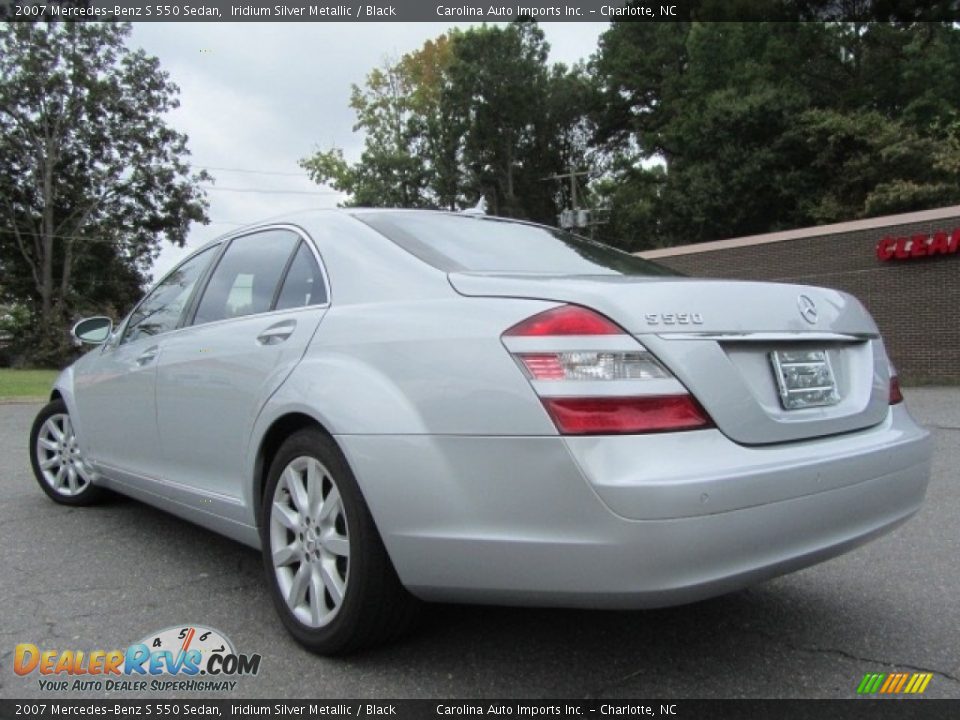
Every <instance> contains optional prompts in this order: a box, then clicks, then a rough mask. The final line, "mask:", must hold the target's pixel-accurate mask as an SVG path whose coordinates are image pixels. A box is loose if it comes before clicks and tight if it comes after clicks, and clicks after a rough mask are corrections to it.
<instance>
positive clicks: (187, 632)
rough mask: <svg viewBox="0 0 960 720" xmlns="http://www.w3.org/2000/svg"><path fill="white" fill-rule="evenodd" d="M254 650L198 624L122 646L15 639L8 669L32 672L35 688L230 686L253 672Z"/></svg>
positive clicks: (257, 668)
mask: <svg viewBox="0 0 960 720" xmlns="http://www.w3.org/2000/svg"><path fill="white" fill-rule="evenodd" d="M260 660H261V657H260V655H259V654H256V653H255V654H252V655H247V654H243V653H238V652H237V651H236V650H235V649H234V646H233V643H232V642H230V640H229V638H227V636H226V635H224V634H223V633H221V632H220V631H218V630H214V629H213V628H208V627H204V626H202V625H177V626H174V627H169V628H166V629H164V630H161V631H160V632H156V633H151V634H150V635H147V636H146V637H145V638H143V639H142V640H140V641H139V642H137V643H134V644H132V645H130V646H128V647H127V649H126V650H89V651H84V650H60V649H41V648H39V647H38V646H37V645H34V644H33V643H20V644H19V645H17V646H16V648H15V650H14V657H13V670H14V672H15V673H16V674H17V675H21V676H24V677H30V676H34V675H36V676H38V677H37V682H38V684H39V687H40V689H41V690H47V691H50V692H64V691H72V690H88V691H91V690H92V691H98V692H99V691H120V692H136V691H143V690H152V691H159V692H171V691H175V690H179V691H201V692H210V691H230V690H233V689H235V688H236V685H237V680H235V679H234V678H237V677H244V676H252V675H256V674H257V673H258V672H259V671H260Z"/></svg>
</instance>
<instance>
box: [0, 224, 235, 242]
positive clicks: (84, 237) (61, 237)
mask: <svg viewBox="0 0 960 720" xmlns="http://www.w3.org/2000/svg"><path fill="white" fill-rule="evenodd" d="M250 224H251V223H249V222H229V221H226V220H211V221H210V222H209V223H206V225H232V226H234V227H242V226H243V225H250ZM199 225H200V226H201V227H203V226H204V223H199ZM0 233H5V234H7V235H16V234H17V231H16V230H4V229H3V228H0ZM20 235H21V236H23V237H25V238H28V239H32V238H33V237H34V234H33V233H27V232H21V233H20ZM41 237H52V238H56V239H58V240H83V241H84V242H93V243H97V242H103V243H116V242H117V240H114V239H113V238H104V237H90V236H88V235H57V234H53V235H41Z"/></svg>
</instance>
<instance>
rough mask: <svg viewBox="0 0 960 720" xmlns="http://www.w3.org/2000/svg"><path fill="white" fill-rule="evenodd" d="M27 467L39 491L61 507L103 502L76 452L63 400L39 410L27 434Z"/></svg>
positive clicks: (78, 452) (70, 424) (100, 494)
mask: <svg viewBox="0 0 960 720" xmlns="http://www.w3.org/2000/svg"><path fill="white" fill-rule="evenodd" d="M30 464H31V465H32V466H33V474H34V477H36V479H37V482H38V483H40V487H41V488H43V491H44V492H45V493H46V494H47V495H48V496H49V497H50V498H51V499H52V500H53V501H54V502H58V503H60V504H62V505H90V504H92V503H95V502H97V501H99V500H100V499H102V498H103V494H104V491H103V488H99V487H97V486H96V485H94V484H93V480H94V479H95V478H96V473H95V472H94V471H93V469H92V468H91V467H90V466H89V465H87V463H86V461H85V460H84V458H83V454H82V453H81V452H80V447H79V444H78V442H77V434H76V432H75V431H74V428H73V422H72V421H71V419H70V412H69V410H68V409H67V405H66V403H65V402H63V400H54V401H53V402H51V403H49V404H48V405H47V406H46V407H44V408H43V410H41V411H40V412H39V414H38V415H37V418H36V420H34V421H33V427H32V428H31V430H30Z"/></svg>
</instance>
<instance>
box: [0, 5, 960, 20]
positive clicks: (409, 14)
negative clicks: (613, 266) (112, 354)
mask: <svg viewBox="0 0 960 720" xmlns="http://www.w3.org/2000/svg"><path fill="white" fill-rule="evenodd" d="M0 19H4V20H12V21H25V22H29V21H37V20H42V21H58V20H60V21H74V22H76V21H85V20H99V21H133V22H382V21H399V22H411V21H416V22H430V21H433V22H451V21H477V22H484V21H486V22H503V21H513V20H523V19H533V20H537V21H539V22H578V21H580V22H582V21H613V20H621V21H632V22H676V21H690V20H699V21H721V20H731V21H732V20H738V21H752V20H756V21H760V20H781V21H810V20H828V21H830V20H858V21H870V20H878V21H879V20H898V21H957V20H960V0H939V1H934V2H922V1H921V0H873V1H872V2H868V1H864V2H847V1H844V0H750V2H731V1H730V0H663V1H662V2H661V1H660V0H652V1H646V0H509V1H506V2H505V1H504V0H487V1H486V2H485V1H484V0H386V1H384V0H364V1H363V2H361V1H360V0H334V1H333V2H326V1H324V0H317V1H314V0H279V1H278V0H260V1H252V0H186V1H184V0H181V1H180V2H174V1H173V0H167V2H157V1H156V0H0Z"/></svg>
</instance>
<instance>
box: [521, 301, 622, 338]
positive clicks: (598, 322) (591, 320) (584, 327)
mask: <svg viewBox="0 0 960 720" xmlns="http://www.w3.org/2000/svg"><path fill="white" fill-rule="evenodd" d="M622 334H623V329H622V328H621V327H620V326H618V325H617V324H616V323H614V322H612V321H611V320H607V318H605V317H604V316H603V315H600V314H598V313H595V312H593V311H592V310H587V309H586V308H583V307H579V306H577V305H561V306H560V307H556V308H553V309H552V310H547V311H545V312H542V313H540V314H539V315H534V316H533V317H530V318H527V319H526V320H524V321H523V322H520V323H517V324H516V325H514V326H513V327H512V328H510V329H509V330H507V331H506V332H505V333H504V335H506V336H507V337H545V336H550V335H622Z"/></svg>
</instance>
